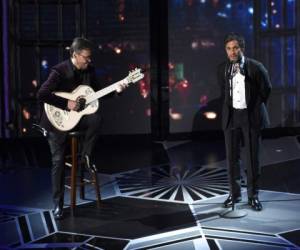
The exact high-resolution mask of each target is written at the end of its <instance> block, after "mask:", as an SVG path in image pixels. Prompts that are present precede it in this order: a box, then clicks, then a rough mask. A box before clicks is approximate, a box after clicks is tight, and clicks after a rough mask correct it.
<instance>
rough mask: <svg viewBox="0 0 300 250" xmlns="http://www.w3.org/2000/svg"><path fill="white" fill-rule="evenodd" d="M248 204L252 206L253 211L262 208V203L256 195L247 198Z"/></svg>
mask: <svg viewBox="0 0 300 250" xmlns="http://www.w3.org/2000/svg"><path fill="white" fill-rule="evenodd" d="M248 205H250V206H251V207H252V209H253V210H255V211H261V210H262V205H261V203H260V201H259V200H258V198H257V197H255V198H248Z"/></svg>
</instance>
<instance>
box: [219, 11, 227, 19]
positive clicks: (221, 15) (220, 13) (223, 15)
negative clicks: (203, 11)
mask: <svg viewBox="0 0 300 250" xmlns="http://www.w3.org/2000/svg"><path fill="white" fill-rule="evenodd" d="M217 16H219V17H224V18H227V17H228V16H227V14H225V13H223V12H218V13H217Z"/></svg>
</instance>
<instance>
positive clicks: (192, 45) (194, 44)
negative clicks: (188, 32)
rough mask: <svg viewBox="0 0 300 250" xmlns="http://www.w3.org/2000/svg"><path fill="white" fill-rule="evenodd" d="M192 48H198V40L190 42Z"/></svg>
mask: <svg viewBox="0 0 300 250" xmlns="http://www.w3.org/2000/svg"><path fill="white" fill-rule="evenodd" d="M191 47H192V49H197V48H198V42H196V41H194V42H192V44H191Z"/></svg>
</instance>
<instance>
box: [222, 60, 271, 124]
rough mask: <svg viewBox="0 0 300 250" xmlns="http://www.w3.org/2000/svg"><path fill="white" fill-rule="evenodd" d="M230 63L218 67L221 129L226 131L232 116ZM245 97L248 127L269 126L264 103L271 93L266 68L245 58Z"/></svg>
mask: <svg viewBox="0 0 300 250" xmlns="http://www.w3.org/2000/svg"><path fill="white" fill-rule="evenodd" d="M230 67H231V66H230V62H229V61H226V62H223V63H222V64H220V65H219V67H218V83H219V85H220V87H221V93H222V96H223V100H224V103H223V110H222V128H223V129H227V128H228V126H229V122H230V119H231V115H232V97H231V96H230V94H229V93H230V92H229V91H230V85H229V79H230ZM244 72H245V95H246V103H247V111H248V116H249V125H250V127H252V128H254V129H257V130H259V129H262V128H265V127H268V126H269V125H270V121H269V116H268V112H267V109H266V103H267V100H268V98H269V95H270V92H271V88H272V86H271V82H270V78H269V75H268V72H267V70H266V68H265V67H264V66H263V65H262V64H261V63H260V62H258V61H256V60H253V59H250V58H247V57H245V63H244Z"/></svg>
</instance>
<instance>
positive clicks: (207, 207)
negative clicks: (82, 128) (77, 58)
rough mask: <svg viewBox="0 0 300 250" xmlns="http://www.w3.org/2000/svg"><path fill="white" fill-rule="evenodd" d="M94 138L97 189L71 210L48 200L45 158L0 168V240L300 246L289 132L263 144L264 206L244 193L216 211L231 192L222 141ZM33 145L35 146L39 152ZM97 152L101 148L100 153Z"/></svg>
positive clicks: (295, 156) (299, 166)
mask: <svg viewBox="0 0 300 250" xmlns="http://www.w3.org/2000/svg"><path fill="white" fill-rule="evenodd" d="M158 144H159V146H158V147H157V145H156V146H155V147H153V145H152V146H150V147H140V146H139V147H131V146H130V147H129V146H128V145H127V146H126V145H125V146H124V147H123V148H120V147H121V146H120V145H118V146H114V147H112V148H111V149H108V148H107V147H106V150H105V152H103V150H101V149H100V147H99V148H98V150H99V154H98V159H97V164H98V169H99V173H98V176H99V179H100V189H101V197H102V201H101V205H100V207H99V208H98V207H97V206H96V202H95V194H94V190H93V188H92V187H89V188H88V189H87V190H86V199H85V200H81V199H80V198H79V197H78V201H79V202H78V206H77V207H76V210H75V214H74V215H73V216H72V215H71V214H70V209H69V203H70V201H69V192H68V190H67V189H66V194H65V207H64V215H65V216H64V219H63V220H60V221H55V220H54V219H53V216H52V213H51V209H52V202H51V180H50V168H49V167H45V166H39V167H37V166H35V167H28V166H26V167H24V166H17V165H14V166H13V167H11V168H10V167H7V164H6V167H5V168H3V167H2V168H0V169H1V172H0V188H1V193H0V195H1V196H0V249H9V248H18V249H113V250H116V249H163V250H167V249H178V250H179V249H180V250H182V249H185V250H186V249H187V250H189V249H191V250H192V249H224V250H227V249H228V250H232V249H251V250H253V249H270V250H271V249H272V250H273V249H300V216H299V210H300V185H299V177H300V145H299V142H298V139H297V138H296V137H281V138H277V139H267V140H264V141H263V145H262V160H261V161H262V166H263V167H262V176H261V192H260V200H261V202H262V205H263V210H262V211H261V212H256V211H253V210H251V209H250V207H249V206H248V205H247V192H246V189H245V185H246V183H245V181H243V186H244V188H243V193H242V195H243V199H242V202H241V203H239V204H237V209H240V210H243V211H246V212H247V216H245V217H243V218H238V219H227V218H223V217H222V216H221V214H222V213H223V212H224V211H226V209H225V208H223V207H222V203H223V201H224V200H225V199H226V197H227V195H228V190H229V188H228V181H227V169H226V163H225V152H224V142H223V141H221V140H220V141H219V140H216V141H209V142H208V141H202V142H201V141H179V142H162V143H158ZM36 153H37V154H38V152H36ZM101 155H102V156H103V157H101Z"/></svg>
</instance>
